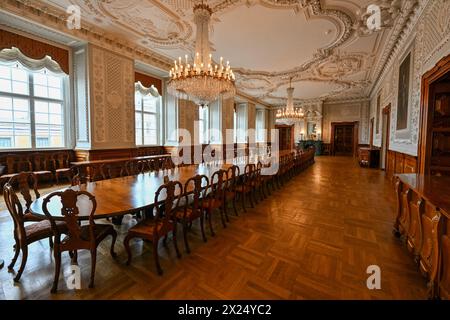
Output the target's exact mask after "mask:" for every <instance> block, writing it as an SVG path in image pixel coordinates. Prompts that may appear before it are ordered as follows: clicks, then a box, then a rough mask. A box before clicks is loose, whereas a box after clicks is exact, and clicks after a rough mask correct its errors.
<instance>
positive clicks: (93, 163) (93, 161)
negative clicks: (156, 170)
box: [71, 154, 171, 166]
mask: <svg viewBox="0 0 450 320" xmlns="http://www.w3.org/2000/svg"><path fill="white" fill-rule="evenodd" d="M169 157H171V154H158V155H153V156H141V157H133V158H116V159H104V160H89V161H75V162H71V165H73V166H87V165H95V164H104V163H117V162H126V161H130V160H136V161H139V160H151V159H161V158H169Z"/></svg>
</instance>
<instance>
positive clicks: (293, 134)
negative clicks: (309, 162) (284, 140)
mask: <svg viewBox="0 0 450 320" xmlns="http://www.w3.org/2000/svg"><path fill="white" fill-rule="evenodd" d="M280 128H291V142H290V146H291V150H292V149H295V141H294V138H295V133H294V130H295V124H292V125H288V124H276V125H275V129H280ZM278 135H279V136H280V134H278ZM278 139H279V138H278ZM278 147H280V146H278ZM280 150H281V149H280Z"/></svg>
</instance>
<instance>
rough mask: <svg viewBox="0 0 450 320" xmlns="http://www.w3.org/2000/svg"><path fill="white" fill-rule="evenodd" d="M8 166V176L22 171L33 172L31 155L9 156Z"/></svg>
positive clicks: (7, 158) (7, 157)
mask: <svg viewBox="0 0 450 320" xmlns="http://www.w3.org/2000/svg"><path fill="white" fill-rule="evenodd" d="M6 166H7V168H8V174H12V173H18V172H21V171H33V165H32V163H31V157H30V156H29V155H17V154H8V155H7V156H6Z"/></svg>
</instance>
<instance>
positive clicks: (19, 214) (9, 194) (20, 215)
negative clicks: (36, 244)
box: [3, 182, 27, 246]
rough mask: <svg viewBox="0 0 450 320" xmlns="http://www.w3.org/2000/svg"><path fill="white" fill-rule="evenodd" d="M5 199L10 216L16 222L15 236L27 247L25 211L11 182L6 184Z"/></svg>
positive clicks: (4, 188)
mask: <svg viewBox="0 0 450 320" xmlns="http://www.w3.org/2000/svg"><path fill="white" fill-rule="evenodd" d="M3 199H4V201H5V204H6V207H7V208H8V211H9V214H10V215H11V218H12V219H13V221H14V236H15V237H16V238H17V240H18V241H19V243H20V245H21V246H22V245H25V244H26V239H27V237H26V232H25V219H24V211H23V208H22V204H21V203H20V201H19V198H18V197H17V194H16V192H15V191H14V188H13V187H12V185H10V184H9V182H7V183H5V185H4V186H3Z"/></svg>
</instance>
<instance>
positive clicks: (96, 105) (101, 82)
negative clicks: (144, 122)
mask: <svg viewBox="0 0 450 320" xmlns="http://www.w3.org/2000/svg"><path fill="white" fill-rule="evenodd" d="M89 81H90V112H91V136H92V143H91V148H92V149H117V148H133V147H135V141H134V140H135V136H134V132H135V128H134V61H133V60H131V59H128V58H126V57H123V56H120V55H117V54H115V53H113V52H110V51H107V50H104V49H102V48H100V47H96V46H93V45H89Z"/></svg>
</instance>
